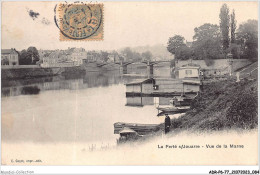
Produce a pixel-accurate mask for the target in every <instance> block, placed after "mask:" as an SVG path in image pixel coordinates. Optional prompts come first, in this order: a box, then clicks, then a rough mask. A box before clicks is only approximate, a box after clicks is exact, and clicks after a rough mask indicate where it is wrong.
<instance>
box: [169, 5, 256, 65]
mask: <svg viewBox="0 0 260 175" xmlns="http://www.w3.org/2000/svg"><path fill="white" fill-rule="evenodd" d="M257 28H258V21H257V20H247V21H246V22H244V23H242V24H240V25H239V27H238V29H237V21H236V15H235V10H234V9H233V10H232V13H231V14H229V7H228V6H227V5H226V4H223V5H222V7H221V9H220V13H219V25H216V24H210V23H205V24H203V25H201V26H199V27H196V28H195V29H194V36H193V42H192V44H191V45H188V44H187V43H185V38H184V37H183V36H181V35H174V36H173V37H170V38H169V40H168V45H167V49H168V51H169V52H170V53H171V54H173V55H174V56H175V58H176V59H178V60H187V59H194V60H205V61H206V63H207V61H210V60H212V59H220V58H226V56H227V54H229V53H231V54H232V55H233V58H234V59H250V60H252V61H256V60H257V55H258V42H257V41H258V30H257Z"/></svg>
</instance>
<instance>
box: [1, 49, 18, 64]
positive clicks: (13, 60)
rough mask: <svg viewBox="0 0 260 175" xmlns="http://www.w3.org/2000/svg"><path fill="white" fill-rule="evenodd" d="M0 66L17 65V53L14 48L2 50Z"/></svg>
mask: <svg viewBox="0 0 260 175" xmlns="http://www.w3.org/2000/svg"><path fill="white" fill-rule="evenodd" d="M1 65H19V60H18V52H17V51H16V50H15V49H14V48H11V49H2V50H1Z"/></svg>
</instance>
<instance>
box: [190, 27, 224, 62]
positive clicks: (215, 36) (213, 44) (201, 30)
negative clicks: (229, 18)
mask: <svg viewBox="0 0 260 175" xmlns="http://www.w3.org/2000/svg"><path fill="white" fill-rule="evenodd" d="M194 32H195V34H194V36H193V39H194V42H193V44H192V45H193V46H192V47H193V51H192V52H193V53H192V56H193V57H195V59H204V60H206V59H218V58H220V57H222V52H221V39H220V31H219V27H218V25H215V24H209V23H206V24H203V25H202V26H200V27H196V28H195V29H194Z"/></svg>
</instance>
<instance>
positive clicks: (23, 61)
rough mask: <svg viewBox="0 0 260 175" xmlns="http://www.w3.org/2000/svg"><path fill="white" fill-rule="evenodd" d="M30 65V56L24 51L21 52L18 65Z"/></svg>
mask: <svg viewBox="0 0 260 175" xmlns="http://www.w3.org/2000/svg"><path fill="white" fill-rule="evenodd" d="M31 63H32V59H31V57H30V55H29V54H28V53H27V51H26V50H22V51H21V53H20V58H19V64H20V65H30V64H31Z"/></svg>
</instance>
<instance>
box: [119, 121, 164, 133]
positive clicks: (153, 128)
mask: <svg viewBox="0 0 260 175" xmlns="http://www.w3.org/2000/svg"><path fill="white" fill-rule="evenodd" d="M124 127H128V128H130V129H132V130H134V131H136V132H137V133H138V134H139V135H147V134H150V133H153V132H157V131H159V130H160V129H161V128H160V125H159V124H138V123H121V122H118V123H114V134H119V132H120V131H121V130H122V129H123V128H124Z"/></svg>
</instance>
